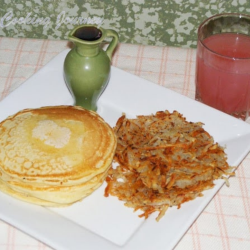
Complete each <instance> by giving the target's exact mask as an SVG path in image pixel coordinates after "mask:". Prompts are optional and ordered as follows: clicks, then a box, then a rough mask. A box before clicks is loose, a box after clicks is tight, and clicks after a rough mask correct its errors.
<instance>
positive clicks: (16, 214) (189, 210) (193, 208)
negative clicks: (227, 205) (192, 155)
mask: <svg viewBox="0 0 250 250" xmlns="http://www.w3.org/2000/svg"><path fill="white" fill-rule="evenodd" d="M67 53H68V50H66V51H63V52H62V53H61V54H59V55H58V56H56V57H55V58H54V59H53V60H52V61H51V62H49V63H48V64H47V65H46V66H45V67H43V68H42V69H41V70H40V71H39V72H37V73H36V74H35V75H33V76H32V77H31V78H30V79H28V80H27V81H26V82H25V83H24V84H22V85H21V86H20V87H19V88H18V89H16V90H15V91H14V92H12V93H11V94H10V95H8V96H7V97H6V98H5V99H4V100H3V101H2V102H0V121H2V120H3V119H5V118H6V117H7V116H9V115H11V114H14V113H16V112H18V111H19V110H21V109H24V108H37V107H41V106H48V105H72V104H73V99H72V97H71V95H70V93H69V91H68V89H67V87H66V85H65V83H64V80H63V62H64V58H65V56H66V54H67ZM111 73H112V74H111V79H110V82H109V85H108V87H107V88H106V90H105V92H104V93H103V95H102V96H101V98H100V99H99V102H98V113H99V114H100V115H101V116H102V117H103V118H104V119H105V120H106V121H107V122H108V123H109V124H110V125H111V126H114V125H115V123H116V121H117V119H118V118H119V117H120V116H121V115H122V113H123V112H125V113H126V114H127V116H128V117H135V116H136V115H143V114H152V113H155V112H156V111H159V110H169V111H171V112H172V111H174V110H177V111H179V112H180V113H182V114H183V115H184V116H185V117H186V118H187V120H188V121H193V122H197V121H201V122H203V123H204V124H205V125H204V128H205V129H206V130H207V131H208V132H209V133H210V134H211V135H212V136H213V137H214V139H215V141H217V142H219V143H220V145H222V146H226V152H227V154H228V161H229V164H230V165H233V166H237V165H238V164H239V163H240V162H241V161H242V160H243V158H244V157H245V156H246V154H247V153H248V152H249V150H250V126H249V124H247V123H245V122H242V121H240V120H238V119H235V118H233V117H231V116H228V115H226V114H224V113H221V112H219V111H217V110H215V109H212V108H210V107H208V106H205V105H203V104H201V103H199V102H196V101H194V100H191V99H189V98H187V97H185V96H182V95H179V94H177V93H175V92H173V91H170V90H168V89H166V88H163V87H161V86H158V85H156V84H153V83H150V82H148V81H146V80H144V79H141V78H139V77H136V76H134V75H131V74H128V73H126V72H124V71H122V70H120V69H117V68H114V67H112V72H111ZM223 183H224V181H222V180H220V181H216V185H215V187H214V188H213V189H211V190H208V191H206V192H204V196H203V197H201V198H197V199H195V200H194V201H190V202H188V203H185V204H183V205H182V207H181V209H177V208H175V207H173V208H170V209H169V210H168V211H167V213H166V215H165V216H164V217H163V218H162V219H161V220H160V222H156V221H155V217H156V215H155V214H154V215H152V216H150V218H149V219H147V220H144V219H140V218H138V216H137V215H138V213H134V212H133V210H132V209H129V208H127V207H125V206H124V205H123V203H122V202H121V201H118V199H117V198H116V197H108V198H105V197H104V188H105V186H106V183H104V184H103V185H102V186H101V187H100V188H99V189H98V190H97V191H95V192H94V193H93V194H91V195H90V196H89V197H87V198H86V199H84V200H83V201H82V202H78V203H76V204H74V205H72V206H70V207H67V208H53V209H51V208H45V207H40V206H36V205H32V204H28V203H25V202H21V201H19V200H16V199H14V198H12V197H10V196H8V195H5V194H3V193H0V203H1V206H0V218H1V219H3V220H5V221H6V222H8V223H10V224H12V225H14V226H15V227H17V228H19V229H21V230H23V231H24V232H26V233H27V234H30V235H31V236H33V237H35V238H37V239H39V240H40V241H43V242H45V243H46V244H48V245H50V246H51V247H53V248H55V249H58V250H59V249H65V250H73V249H83V248H84V249H98V250H99V249H108V250H113V249H114V250H115V249H116V250H118V249H126V250H128V249H129V250H134V249H144V250H147V249H148V250H152V249H159V250H163V249H164V250H167V249H172V248H173V247H174V246H175V245H176V243H177V242H178V241H179V240H180V238H181V237H182V236H183V234H184V233H185V232H186V231H187V229H188V228H189V227H190V226H191V224H192V223H193V222H194V220H195V219H196V218H197V217H198V216H199V214H200V213H201V212H202V210H203V209H204V208H205V206H206V205H207V204H208V203H209V201H210V200H211V199H212V198H213V196H214V195H215V194H216V193H217V191H218V190H219V189H220V188H221V186H222V185H223Z"/></svg>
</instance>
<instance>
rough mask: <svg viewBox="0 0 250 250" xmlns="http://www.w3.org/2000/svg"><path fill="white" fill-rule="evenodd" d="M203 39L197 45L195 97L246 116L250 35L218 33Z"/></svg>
mask: <svg viewBox="0 0 250 250" xmlns="http://www.w3.org/2000/svg"><path fill="white" fill-rule="evenodd" d="M202 43H203V44H202ZM202 43H201V41H198V47H197V59H196V60H197V61H196V97H195V98H196V100H199V101H201V102H203V103H205V104H207V105H209V106H212V107H214V108H216V109H219V110H221V111H223V112H225V113H228V114H231V115H234V116H236V117H238V118H241V119H243V120H245V119H246V117H248V112H249V111H250V37H249V36H247V35H242V34H236V33H221V34H215V35H211V36H210V37H208V38H205V39H204V40H203V41H202Z"/></svg>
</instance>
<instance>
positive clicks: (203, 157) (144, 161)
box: [105, 111, 233, 220]
mask: <svg viewBox="0 0 250 250" xmlns="http://www.w3.org/2000/svg"><path fill="white" fill-rule="evenodd" d="M202 125H203V124H202V123H200V122H197V123H192V122H187V121H186V119H185V118H184V117H183V116H182V115H181V114H180V113H178V112H177V111H174V112H173V113H170V112H168V111H165V112H163V111H159V112H157V113H156V114H155V115H149V116H138V117H137V118H136V119H127V118H126V117H125V115H123V116H122V117H120V118H119V119H118V121H117V123H116V126H115V128H114V131H115V134H116V136H117V149H116V153H115V157H114V161H115V162H116V163H118V166H117V167H116V168H114V167H113V168H111V169H110V170H109V174H108V176H107V178H106V181H107V183H108V185H107V187H106V189H105V196H106V197H107V196H109V194H111V195H113V196H117V197H118V198H119V199H120V200H122V201H125V205H126V206H128V207H132V208H134V209H135V210H138V209H141V210H142V211H143V214H141V215H140V217H145V218H147V217H148V216H149V215H150V214H151V213H153V212H155V211H159V215H158V217H157V220H159V219H160V218H161V217H162V216H163V215H164V214H165V212H166V210H167V209H168V207H171V206H178V208H179V207H180V206H181V204H182V203H184V202H187V201H189V200H193V199H195V198H196V197H198V196H202V191H204V190H206V189H209V188H212V187H213V186H214V183H213V180H215V179H222V178H225V177H228V176H229V175H231V174H232V170H233V168H232V167H230V166H229V165H228V163H227V157H226V154H225V152H224V149H223V148H222V147H221V146H219V145H218V144H217V143H214V140H213V138H212V136H210V134H209V133H208V132H206V131H205V130H204V129H203V128H202Z"/></svg>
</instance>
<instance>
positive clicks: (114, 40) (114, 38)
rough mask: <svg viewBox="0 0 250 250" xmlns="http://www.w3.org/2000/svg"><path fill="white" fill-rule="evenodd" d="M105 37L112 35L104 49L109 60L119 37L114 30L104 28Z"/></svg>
mask: <svg viewBox="0 0 250 250" xmlns="http://www.w3.org/2000/svg"><path fill="white" fill-rule="evenodd" d="M106 37H112V41H111V42H110V44H109V46H108V48H107V49H106V53H107V56H108V57H109V59H110V61H111V58H112V54H113V52H114V50H115V48H116V46H117V44H118V40H119V37H118V34H117V32H116V31H114V30H109V29H107V30H106Z"/></svg>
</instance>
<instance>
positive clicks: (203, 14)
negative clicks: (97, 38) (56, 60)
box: [0, 0, 250, 48]
mask: <svg viewBox="0 0 250 250" xmlns="http://www.w3.org/2000/svg"><path fill="white" fill-rule="evenodd" d="M226 12H227V13H229V12H240V13H244V14H250V1H249V0H228V1H225V0H175V1H174V0H158V1H156V0H92V1H90V0H89V1H81V0H63V1H57V0H44V1H42V0H27V1H11V0H0V36H7V37H27V38H40V39H62V40H64V39H65V40H66V39H67V37H68V33H69V32H70V30H71V29H73V28H74V27H75V26H76V25H78V24H79V20H80V19H81V20H82V22H83V21H84V20H85V22H86V21H87V20H88V21H89V20H92V21H93V20H99V21H100V20H102V27H104V28H109V29H114V30H116V31H117V32H118V33H119V36H120V42H123V43H133V44H143V45H158V46H166V45H167V46H175V47H191V48H194V47H196V39H197V29H198V26H199V24H200V23H201V22H202V21H203V20H205V19H206V18H207V17H210V16H212V15H214V14H219V13H226ZM8 18H9V19H8ZM22 18H23V19H22ZM25 18H26V19H25ZM17 20H18V21H17ZM28 20H29V21H28ZM35 22H36V23H35Z"/></svg>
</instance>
